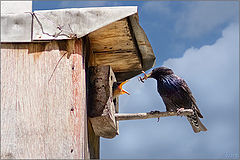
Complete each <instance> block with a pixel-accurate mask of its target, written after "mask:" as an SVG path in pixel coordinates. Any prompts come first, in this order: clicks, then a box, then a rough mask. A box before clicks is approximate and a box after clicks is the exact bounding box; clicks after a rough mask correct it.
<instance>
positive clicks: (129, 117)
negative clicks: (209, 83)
mask: <svg viewBox="0 0 240 160" xmlns="http://www.w3.org/2000/svg"><path fill="white" fill-rule="evenodd" d="M192 114H194V112H193V110H192V109H184V110H181V112H180V113H177V112H160V111H152V112H148V113H115V114H114V115H115V117H116V119H117V120H118V121H122V120H136V119H148V118H159V117H169V116H188V115H192Z"/></svg>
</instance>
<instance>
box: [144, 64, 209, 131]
mask: <svg viewBox="0 0 240 160" xmlns="http://www.w3.org/2000/svg"><path fill="white" fill-rule="evenodd" d="M147 78H154V79H156V80H157V90H158V93H159V94H160V96H161V97H162V99H163V102H164V104H165V106H166V109H167V111H171V112H178V111H181V110H182V109H192V110H193V112H194V114H193V115H191V116H187V119H188V121H189V122H190V124H191V126H192V128H193V131H194V132H195V133H198V132H200V131H207V128H206V127H205V126H204V125H203V124H202V123H201V121H200V119H199V118H203V116H202V114H201V113H200V110H199V109H198V107H197V104H196V100H195V98H194V97H193V95H192V92H191V90H190V89H189V87H188V85H187V83H186V82H185V81H184V80H183V79H182V78H180V77H178V76H177V75H175V74H174V73H173V71H172V70H171V69H169V68H167V67H159V68H155V69H153V70H152V72H151V73H150V74H148V75H146V74H145V75H144V79H145V80H146V79H147Z"/></svg>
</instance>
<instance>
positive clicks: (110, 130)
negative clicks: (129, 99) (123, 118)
mask: <svg viewBox="0 0 240 160" xmlns="http://www.w3.org/2000/svg"><path fill="white" fill-rule="evenodd" d="M89 79H90V80H89V93H88V95H89V97H88V105H89V106H88V116H89V117H90V121H91V124H92V127H93V130H94V133H95V134H96V135H97V136H101V137H104V138H113V137H115V136H116V135H117V134H118V132H119V131H118V126H117V122H116V120H115V117H114V114H115V113H116V106H115V104H114V99H113V90H112V89H113V88H112V87H113V83H114V82H116V78H115V76H114V73H113V71H112V70H111V68H110V66H97V67H90V68H89Z"/></svg>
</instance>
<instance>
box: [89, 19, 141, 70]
mask: <svg viewBox="0 0 240 160" xmlns="http://www.w3.org/2000/svg"><path fill="white" fill-rule="evenodd" d="M89 39H90V43H91V46H92V53H93V55H92V56H91V62H94V63H91V64H92V65H95V66H97V65H110V66H111V67H112V69H113V71H114V72H129V71H137V70H142V65H141V58H140V57H139V55H138V54H139V53H138V50H137V48H136V47H137V46H136V44H134V41H133V37H132V33H131V31H130V28H129V24H128V21H127V18H124V19H122V20H119V21H116V22H114V23H112V24H109V25H107V26H105V27H104V28H101V29H98V30H97V31H95V32H92V33H90V34H89Z"/></svg>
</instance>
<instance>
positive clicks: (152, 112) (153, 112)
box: [149, 110, 160, 114]
mask: <svg viewBox="0 0 240 160" xmlns="http://www.w3.org/2000/svg"><path fill="white" fill-rule="evenodd" d="M149 113H150V114H155V113H160V111H157V110H156V111H151V112H149Z"/></svg>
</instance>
